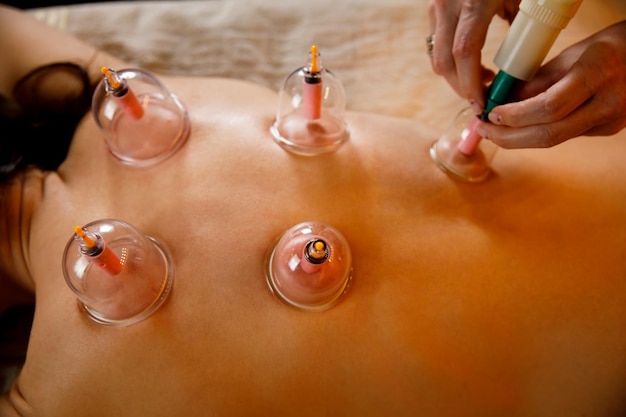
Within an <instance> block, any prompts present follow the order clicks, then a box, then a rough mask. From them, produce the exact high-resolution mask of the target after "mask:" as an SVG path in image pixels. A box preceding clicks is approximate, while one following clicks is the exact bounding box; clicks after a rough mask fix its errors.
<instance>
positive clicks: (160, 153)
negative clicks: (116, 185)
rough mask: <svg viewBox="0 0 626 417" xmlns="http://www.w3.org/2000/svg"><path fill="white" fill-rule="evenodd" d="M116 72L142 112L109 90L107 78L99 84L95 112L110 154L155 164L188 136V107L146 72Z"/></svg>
mask: <svg viewBox="0 0 626 417" xmlns="http://www.w3.org/2000/svg"><path fill="white" fill-rule="evenodd" d="M116 74H117V75H118V76H119V77H120V78H121V79H122V80H124V81H125V82H127V83H128V87H129V89H130V91H131V92H132V94H134V96H136V98H137V100H138V102H139V104H138V105H140V106H141V107H143V111H142V112H141V111H140V113H142V114H141V116H140V117H138V116H137V114H136V112H135V113H134V112H133V111H132V109H129V106H127V105H125V103H124V100H123V99H120V98H118V97H115V96H113V95H112V94H109V93H108V92H107V90H106V88H105V82H104V80H102V81H101V82H100V84H98V86H97V87H96V90H95V92H94V95H93V99H92V113H93V117H94V119H95V121H96V124H97V125H98V127H99V128H100V130H101V131H102V133H103V134H104V138H105V141H106V144H107V146H108V148H109V150H110V152H111V154H112V155H113V156H114V157H115V158H117V159H118V160H119V161H120V162H122V163H124V164H127V165H134V166H149V165H154V164H157V163H159V162H161V161H163V160H165V159H167V158H169V157H170V156H171V155H173V154H174V153H175V152H176V151H177V150H178V149H179V148H180V147H181V146H182V145H183V144H184V143H185V141H186V139H187V137H188V135H189V131H190V121H189V115H188V113H187V109H186V108H185V106H184V105H183V103H182V102H181V101H180V100H179V99H178V98H177V97H176V96H175V95H174V94H172V93H170V92H169V91H168V90H167V88H166V87H165V86H164V85H163V84H162V83H161V82H160V81H159V80H158V79H157V78H156V77H155V76H154V75H152V74H151V73H149V72H147V71H144V70H141V69H132V68H131V69H123V70H120V71H117V72H116ZM139 110H141V109H139Z"/></svg>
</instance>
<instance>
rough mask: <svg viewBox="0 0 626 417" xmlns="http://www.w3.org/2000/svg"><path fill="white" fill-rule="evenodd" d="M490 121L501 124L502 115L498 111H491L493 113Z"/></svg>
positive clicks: (490, 114)
mask: <svg viewBox="0 0 626 417" xmlns="http://www.w3.org/2000/svg"><path fill="white" fill-rule="evenodd" d="M489 121H490V122H491V123H493V124H496V125H501V124H502V116H500V115H499V114H498V113H494V112H491V113H489Z"/></svg>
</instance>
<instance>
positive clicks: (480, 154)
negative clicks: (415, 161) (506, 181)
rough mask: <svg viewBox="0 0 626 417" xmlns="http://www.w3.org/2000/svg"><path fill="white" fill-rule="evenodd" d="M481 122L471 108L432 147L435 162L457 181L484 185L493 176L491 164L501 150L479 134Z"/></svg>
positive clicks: (432, 156) (464, 110) (460, 114)
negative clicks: (479, 123)
mask: <svg viewBox="0 0 626 417" xmlns="http://www.w3.org/2000/svg"><path fill="white" fill-rule="evenodd" d="M477 123H478V118H477V117H476V115H475V114H474V113H473V112H472V111H471V109H470V108H466V109H463V110H461V112H460V113H459V114H458V115H457V116H456V117H455V118H454V120H453V122H452V124H451V125H450V127H449V128H448V130H447V131H446V132H444V134H443V135H441V137H440V138H439V140H438V141H436V142H435V143H434V144H433V145H432V146H431V148H430V156H431V158H432V160H433V161H434V162H435V163H436V164H437V166H439V168H441V169H442V170H443V171H444V172H446V173H447V174H449V175H450V176H451V177H453V178H455V179H458V180H462V181H468V182H482V181H485V180H486V179H487V178H488V177H489V174H490V173H491V167H490V163H491V160H492V159H493V157H494V155H495V153H496V151H497V150H498V147H497V145H495V144H494V143H493V142H491V141H489V140H482V138H480V136H478V135H477V133H476V131H475V127H476V124H477Z"/></svg>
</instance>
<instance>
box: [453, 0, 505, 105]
mask: <svg viewBox="0 0 626 417" xmlns="http://www.w3.org/2000/svg"><path fill="white" fill-rule="evenodd" d="M490 4H495V3H493V2H484V1H483V2H478V1H465V2H463V8H462V9H461V14H460V16H459V21H458V25H457V28H456V33H455V36H454V43H453V46H452V55H453V57H454V61H455V66H456V77H457V80H458V81H457V83H458V84H457V90H458V92H459V94H460V95H461V96H462V97H464V98H466V99H467V100H469V101H470V103H471V104H472V103H473V107H478V110H479V109H482V108H483V107H484V104H485V103H484V85H483V80H484V77H483V71H484V69H483V66H482V60H481V59H482V54H481V50H482V48H483V45H484V44H485V39H486V38H487V31H488V29H489V25H490V23H491V20H492V19H493V16H494V15H495V13H496V9H495V8H493V7H489V5H490Z"/></svg>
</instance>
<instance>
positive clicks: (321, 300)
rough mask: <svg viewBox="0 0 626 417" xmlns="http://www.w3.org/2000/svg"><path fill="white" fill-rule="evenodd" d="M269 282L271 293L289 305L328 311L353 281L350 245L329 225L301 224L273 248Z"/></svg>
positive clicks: (270, 258) (269, 266)
mask: <svg viewBox="0 0 626 417" xmlns="http://www.w3.org/2000/svg"><path fill="white" fill-rule="evenodd" d="M266 279H267V283H268V285H269V287H270V290H271V291H272V292H273V293H274V294H275V295H276V297H278V299H279V300H281V301H283V302H284V303H286V304H287V305H290V306H292V307H295V308H297V309H301V310H308V311H322V310H326V309H328V308H330V307H332V306H333V305H335V304H336V303H337V302H338V301H339V300H340V299H341V297H342V296H343V295H344V294H345V293H346V291H347V289H348V287H349V285H350V281H351V279H352V254H351V252H350V247H349V245H348V242H347V241H346V239H345V238H344V236H343V235H342V234H341V233H340V232H339V231H338V230H337V229H335V228H334V227H332V226H329V225H327V224H324V223H319V222H305V223H300V224H297V225H295V226H293V227H292V228H290V229H289V230H287V231H286V232H285V233H284V234H283V235H282V236H281V237H280V238H279V239H278V241H277V242H276V244H275V245H274V246H273V247H272V248H271V250H270V252H269V254H268V257H267V263H266Z"/></svg>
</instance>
